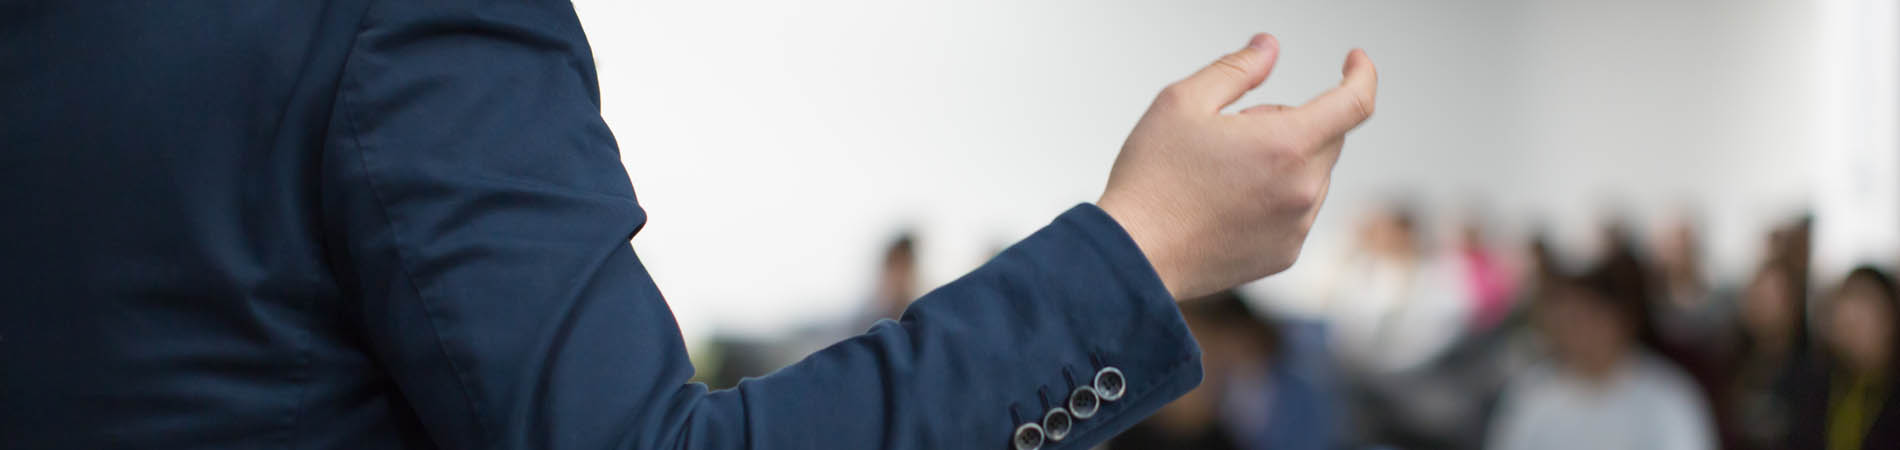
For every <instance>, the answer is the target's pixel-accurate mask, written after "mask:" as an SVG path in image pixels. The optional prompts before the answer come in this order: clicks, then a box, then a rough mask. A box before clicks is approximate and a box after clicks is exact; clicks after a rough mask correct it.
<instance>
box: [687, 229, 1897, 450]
mask: <svg viewBox="0 0 1900 450" xmlns="http://www.w3.org/2000/svg"><path fill="white" fill-rule="evenodd" d="M1411 206H1412V205H1398V206H1393V207H1389V208H1387V209H1385V210H1381V211H1377V212H1375V213H1374V214H1371V215H1369V216H1368V217H1366V219H1365V220H1364V221H1363V222H1362V223H1361V226H1360V228H1359V229H1358V235H1357V238H1358V239H1357V241H1355V242H1354V243H1353V245H1352V247H1351V250H1350V252H1349V253H1348V255H1347V256H1346V257H1345V258H1343V259H1341V260H1340V261H1341V264H1340V265H1339V266H1337V267H1336V268H1335V270H1333V271H1330V272H1327V273H1324V274H1322V276H1324V277H1326V278H1325V279H1323V280H1320V281H1321V283H1320V284H1319V289H1317V290H1315V291H1314V292H1311V293H1309V295H1311V296H1310V297H1299V298H1293V299H1292V300H1295V301H1296V304H1304V305H1314V304H1317V305H1319V307H1318V308H1317V310H1312V311H1309V312H1310V313H1312V314H1313V315H1311V316H1302V317H1298V318H1296V317H1286V316H1281V315H1275V314H1267V313H1264V312H1265V311H1264V310H1256V309H1255V308H1254V305H1255V303H1253V302H1250V301H1248V299H1246V298H1245V297H1243V296H1242V295H1241V294H1239V293H1237V292H1231V291H1230V292H1223V293H1220V294H1217V295H1213V296H1209V297H1206V298H1199V299H1192V300H1187V301H1184V302H1181V304H1180V306H1181V311H1182V314H1183V316H1184V317H1185V318H1186V321H1187V324H1188V327H1189V328H1190V329H1191V330H1192V331H1193V333H1194V335H1195V337H1196V338H1197V339H1198V340H1199V342H1200V345H1201V348H1202V351H1203V364H1204V369H1205V374H1206V375H1205V380H1204V381H1203V382H1202V384H1201V385H1200V387H1199V388H1197V389H1195V390H1194V391H1192V392H1190V393H1188V394H1187V395H1186V396H1184V397H1182V398H1181V399H1179V400H1177V401H1175V402H1174V403H1172V404H1169V405H1167V406H1166V407H1164V408H1162V409H1161V410H1160V411H1159V412H1157V413H1156V414H1155V415H1154V416H1152V417H1150V418H1149V419H1147V420H1146V421H1144V422H1142V423H1140V424H1139V425H1137V426H1135V427H1134V428H1132V429H1130V430H1129V431H1128V432H1127V433H1124V434H1123V435H1121V436H1118V437H1116V438H1114V439H1112V440H1110V441H1109V442H1108V443H1107V444H1106V447H1107V448H1108V449H1109V450H1145V449H1180V450H1196V449H1212V450H1223V449H1240V450H1332V449H1348V450H1436V449H1444V450H1466V449H1479V448H1485V449H1493V450H1519V449H1538V450H1565V449H1590V450H1620V449H1642V450H1709V449H1717V448H1720V449H1727V450H1900V331H1896V330H1897V329H1900V303H1897V302H1900V298H1897V297H1896V296H1900V292H1896V290H1895V286H1894V281H1893V279H1892V278H1890V277H1889V276H1888V275H1887V274H1886V273H1885V272H1882V271H1880V270H1879V269H1875V268H1873V267H1862V268H1859V269H1857V270H1854V271H1853V272H1852V273H1851V274H1849V275H1848V276H1847V277H1846V278H1845V279H1843V280H1840V281H1839V284H1837V285H1832V286H1831V287H1832V290H1830V291H1828V292H1827V293H1826V295H1817V296H1815V297H1816V300H1815V301H1814V302H1810V301H1809V297H1810V295H1809V293H1810V290H1809V281H1808V280H1809V277H1810V274H1809V271H1810V269H1809V267H1808V260H1809V253H1810V249H1809V245H1810V240H1811V238H1810V236H1809V233H1810V230H1811V229H1812V223H1813V222H1812V218H1810V217H1806V216H1803V217H1801V218H1800V219H1798V220H1794V221H1791V222H1790V223H1788V224H1787V225H1785V226H1781V227H1778V228H1776V229H1774V230H1773V231H1772V232H1771V233H1769V234H1768V235H1767V236H1766V237H1765V239H1762V242H1765V243H1766V246H1765V247H1764V248H1763V249H1762V252H1761V257H1760V259H1758V260H1756V261H1755V262H1747V263H1743V264H1732V263H1733V262H1732V261H1714V262H1716V263H1723V264H1713V265H1722V266H1728V267H1736V266H1744V267H1747V266H1752V267H1754V268H1755V270H1754V271H1753V272H1752V273H1751V274H1749V275H1748V276H1746V277H1740V279H1739V280H1738V281H1739V283H1735V284H1724V283H1723V282H1721V281H1719V280H1721V278H1719V277H1716V276H1713V275H1712V274H1711V272H1710V269H1709V267H1710V266H1711V265H1712V264H1710V261H1709V260H1708V259H1707V256H1708V255H1709V253H1708V252H1706V249H1705V248H1704V246H1703V245H1704V244H1703V240H1702V235H1701V231H1700V229H1698V227H1697V226H1696V222H1695V221H1693V220H1690V219H1688V217H1689V215H1687V214H1683V215H1679V216H1677V217H1676V218H1672V219H1670V220H1668V221H1666V222H1665V223H1664V224H1663V226H1662V227H1660V228H1658V229H1657V233H1656V234H1654V235H1651V236H1652V239H1651V240H1649V244H1650V245H1643V243H1642V242H1640V241H1639V240H1638V239H1636V236H1637V234H1636V233H1634V232H1632V230H1634V229H1635V228H1634V227H1632V226H1630V224H1631V223H1632V222H1627V221H1623V220H1620V218H1619V220H1612V221H1607V222H1604V224H1605V225H1604V226H1603V227H1601V228H1600V231H1601V236H1600V237H1601V239H1600V240H1599V241H1598V242H1599V243H1600V244H1601V245H1600V246H1598V247H1595V248H1586V249H1575V250H1584V251H1581V252H1571V253H1566V252H1560V250H1562V249H1559V248H1557V247H1556V245H1555V242H1556V241H1553V240H1551V239H1549V238H1548V236H1547V235H1545V234H1544V233H1541V232H1539V233H1532V234H1531V235H1530V236H1529V238H1528V239H1526V240H1525V241H1524V242H1525V243H1526V245H1524V246H1523V247H1522V248H1519V249H1510V248H1500V247H1496V246H1494V245H1493V244H1494V243H1495V242H1496V241H1495V240H1493V238H1492V237H1491V236H1488V235H1487V229H1486V227H1485V223H1484V222H1483V221H1480V220H1471V219H1472V217H1467V220H1465V221H1463V222H1461V223H1459V224H1458V225H1457V228H1456V232H1455V233H1451V234H1450V235H1449V237H1450V238H1451V239H1449V240H1448V241H1446V242H1447V243H1448V245H1445V246H1441V247H1442V249H1434V248H1433V247H1434V246H1433V245H1430V244H1428V243H1427V242H1428V239H1426V238H1425V237H1424V236H1425V235H1426V234H1425V233H1423V232H1422V231H1421V230H1423V229H1424V227H1423V226H1422V223H1421V216H1420V215H1419V212H1418V211H1416V210H1414V209H1412V207H1411ZM1473 217H1475V216H1473ZM1518 250H1521V251H1522V252H1521V253H1519V252H1517V251H1518ZM1560 254H1561V255H1590V257H1589V258H1587V259H1586V258H1563V257H1560V256H1559V255H1560ZM876 257H877V259H876V261H877V265H876V267H877V275H876V276H875V278H874V284H873V285H872V286H869V287H870V288H871V289H870V292H869V295H868V296H867V298H866V301H865V302H864V303H862V305H863V306H862V307H861V308H860V309H858V310H855V311H853V312H851V313H848V314H844V315H841V316H840V317H838V318H836V319H834V320H827V321H823V322H819V323H813V324H809V325H808V326H806V327H803V328H800V329H798V330H796V331H794V332H791V333H788V334H786V335H783V336H769V337H737V336H717V337H715V338H714V340H713V341H712V342H711V343H712V344H714V345H713V346H711V347H702V349H701V351H700V352H699V353H698V354H696V355H695V357H696V358H701V359H702V360H703V361H702V362H707V363H709V364H706V365H704V366H702V367H707V368H709V369H712V370H709V371H708V373H703V374H701V375H702V378H699V379H700V380H703V381H707V382H709V383H711V384H713V385H715V386H730V385H732V384H734V383H737V381H738V380H739V379H740V378H742V377H745V376H756V375H762V374H765V373H768V372H770V371H771V370H773V369H774V368H776V367H780V366H782V365H783V364H785V363H788V362H791V361H795V360H797V359H798V358H800V357H802V356H803V355H805V354H808V353H810V352H811V351H814V350H817V349H818V348H820V347H822V346H823V345H825V344H828V343H830V342H833V341H836V340H837V339H840V338H843V337H846V336H849V335H853V334H856V333H858V332H861V331H863V330H864V329H865V328H866V327H868V326H870V324H871V323H873V322H875V321H877V320H882V319H897V318H899V317H901V315H902V314H903V311H904V310H905V308H906V307H908V306H909V304H910V302H911V300H912V299H914V298H916V297H917V296H918V295H919V294H920V289H919V285H918V271H917V265H918V263H917V261H918V258H917V242H916V237H915V236H914V235H912V234H911V233H910V232H908V231H900V232H898V233H896V234H895V235H894V236H893V237H892V238H891V239H890V240H889V241H887V242H886V245H884V246H883V247H882V251H881V252H880V253H878V254H877V255H876ZM1579 267H1582V268H1587V270H1576V268H1579ZM1288 294H1289V293H1280V294H1278V295H1288ZM1309 298H1310V299H1316V300H1318V301H1316V302H1315V301H1302V300H1306V299H1309ZM1283 300H1284V299H1283ZM1811 329H1812V330H1814V331H1812V332H1811V331H1810V330H1811Z"/></svg>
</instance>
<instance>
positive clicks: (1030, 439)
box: [1010, 423, 1043, 450]
mask: <svg viewBox="0 0 1900 450" xmlns="http://www.w3.org/2000/svg"><path fill="white" fill-rule="evenodd" d="M1042 439H1043V433H1042V426H1041V425H1036V424H1034V423H1025V424H1022V426H1018V427H1016V436H1015V437H1013V438H1011V440H1010V442H1011V443H1012V444H1015V447H1016V450H1037V449H1040V448H1042Z"/></svg>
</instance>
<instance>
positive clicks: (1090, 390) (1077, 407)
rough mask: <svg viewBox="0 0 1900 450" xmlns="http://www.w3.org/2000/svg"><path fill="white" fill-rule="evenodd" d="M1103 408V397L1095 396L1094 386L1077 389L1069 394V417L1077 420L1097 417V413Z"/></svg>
mask: <svg viewBox="0 0 1900 450" xmlns="http://www.w3.org/2000/svg"><path fill="white" fill-rule="evenodd" d="M1101 408H1102V397H1101V396H1098V395H1096V394H1095V388H1094V387H1093V386H1082V387H1079V388H1075V391H1074V392H1070V393H1069V415H1070V416H1074V417H1075V418H1076V419H1088V418H1090V417H1095V411H1096V410H1099V409H1101Z"/></svg>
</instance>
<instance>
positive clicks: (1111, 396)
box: [1095, 366, 1128, 402]
mask: <svg viewBox="0 0 1900 450" xmlns="http://www.w3.org/2000/svg"><path fill="white" fill-rule="evenodd" d="M1127 390H1128V380H1127V379H1126V378H1124V377H1122V370H1121V369H1117V368H1115V367H1114V366H1109V367H1104V368H1102V370H1101V371H1099V372H1095V393H1096V394H1098V395H1101V396H1102V400H1107V401H1111V402H1112V401H1116V400H1121V399H1122V394H1123V393H1124V392H1127Z"/></svg>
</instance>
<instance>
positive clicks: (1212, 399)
mask: <svg viewBox="0 0 1900 450" xmlns="http://www.w3.org/2000/svg"><path fill="white" fill-rule="evenodd" d="M1181 313H1182V316H1183V317H1185V318H1186V319H1187V324H1188V328H1189V329H1190V330H1191V331H1192V332H1193V333H1194V336H1195V339H1196V340H1198V341H1199V342H1200V344H1201V351H1202V365H1203V370H1204V372H1205V373H1206V375H1205V377H1204V379H1203V380H1202V382H1201V385H1200V387H1197V388H1195V389H1194V390H1193V391H1191V392H1189V393H1188V394H1187V395H1185V396H1183V397H1181V398H1180V399H1178V400H1176V401H1174V402H1173V403H1170V404H1168V405H1167V406H1165V407H1163V408H1162V409H1161V410H1160V411H1159V412H1157V413H1155V415H1154V416H1152V417H1150V418H1148V419H1147V420H1145V421H1143V422H1142V423H1140V424H1138V425H1136V426H1135V427H1134V428H1131V429H1129V430H1128V431H1127V432H1125V433H1123V434H1122V435H1120V436H1117V437H1116V438H1115V439H1113V440H1111V441H1109V443H1108V448H1109V449H1110V450H1148V449H1165V450H1224V449H1235V450H1241V449H1245V450H1325V449H1333V448H1338V447H1339V440H1338V432H1339V426H1338V417H1337V411H1336V406H1335V405H1337V403H1338V399H1336V398H1333V396H1332V392H1333V389H1332V388H1331V386H1330V384H1329V380H1330V376H1329V374H1327V373H1325V372H1324V368H1323V365H1324V364H1325V362H1326V360H1325V359H1324V355H1323V353H1324V352H1325V349H1324V342H1323V334H1322V333H1323V330H1319V329H1317V328H1316V327H1314V326H1313V325H1312V324H1303V323H1290V322H1283V321H1280V320H1274V319H1269V318H1267V317H1263V316H1262V315H1260V314H1257V313H1255V312H1254V310H1253V308H1252V307H1251V306H1249V304H1248V302H1247V300H1246V299H1244V298H1242V297H1241V296H1240V295H1239V294H1238V293H1235V292H1232V291H1229V292H1223V293H1220V294H1215V295H1212V296H1208V297H1205V298H1199V299H1193V300H1188V301H1184V302H1181Z"/></svg>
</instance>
